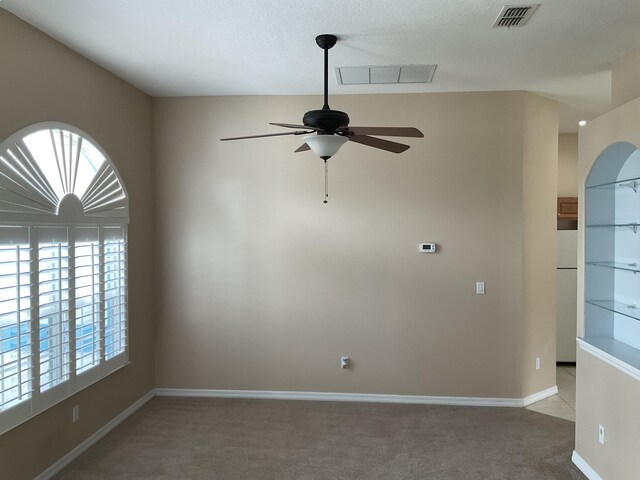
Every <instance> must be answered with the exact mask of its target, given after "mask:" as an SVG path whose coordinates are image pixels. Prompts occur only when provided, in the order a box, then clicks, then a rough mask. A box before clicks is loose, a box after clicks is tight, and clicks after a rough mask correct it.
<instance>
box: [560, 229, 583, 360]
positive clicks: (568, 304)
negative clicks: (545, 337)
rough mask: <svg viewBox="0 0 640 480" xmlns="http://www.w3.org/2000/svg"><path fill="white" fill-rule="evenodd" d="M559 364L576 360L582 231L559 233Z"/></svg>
mask: <svg viewBox="0 0 640 480" xmlns="http://www.w3.org/2000/svg"><path fill="white" fill-rule="evenodd" d="M557 233H558V262H557V270H556V272H557V312H556V314H557V320H556V361H557V362H575V361H576V329H577V321H578V318H577V317H578V314H577V302H578V300H577V295H578V293H577V292H578V270H577V268H578V231H577V230H558V232H557Z"/></svg>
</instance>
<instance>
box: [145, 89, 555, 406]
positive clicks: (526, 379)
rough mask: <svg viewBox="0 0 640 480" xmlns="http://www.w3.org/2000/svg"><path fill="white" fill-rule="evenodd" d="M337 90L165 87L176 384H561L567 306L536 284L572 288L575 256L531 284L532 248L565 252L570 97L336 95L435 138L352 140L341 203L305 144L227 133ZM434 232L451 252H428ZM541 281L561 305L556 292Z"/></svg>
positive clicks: (165, 252) (334, 167)
mask: <svg viewBox="0 0 640 480" xmlns="http://www.w3.org/2000/svg"><path fill="white" fill-rule="evenodd" d="M320 103H321V98H320V97H295V96H291V97H258V96H254V97H215V98H175V99H156V100H154V105H155V128H156V137H155V138H156V144H155V151H156V152H157V172H156V173H157V177H156V178H157V192H159V195H158V197H157V204H158V212H159V215H158V222H157V223H158V231H157V236H158V238H159V239H160V241H161V244H160V246H159V248H158V253H159V255H158V264H159V266H160V269H161V272H160V275H159V277H158V278H159V287H158V289H159V294H158V300H159V302H160V309H159V322H160V323H159V331H158V342H157V357H156V358H157V372H156V378H157V386H158V387H173V388H205V389H255V390H296V391H327V392H363V393H381V394H382V393H387V394H416V395H452V396H476V397H517V398H519V397H523V396H525V395H528V394H531V393H533V392H534V391H535V390H539V389H544V388H548V387H550V386H552V385H554V384H555V378H554V372H555V369H554V365H553V362H554V359H555V348H553V347H552V344H553V340H552V337H553V336H554V328H555V327H554V325H555V313H554V312H555V307H554V308H552V309H541V310H539V311H535V312H534V311H533V307H532V304H531V303H530V302H529V303H526V304H525V301H524V299H523V290H524V285H525V282H526V283H527V284H528V285H531V284H535V283H536V282H538V281H540V280H541V279H545V280H549V281H550V282H551V284H554V283H553V277H552V276H553V274H554V273H555V270H554V268H555V265H554V262H548V261H543V262H542V263H541V264H540V265H539V266H538V267H537V268H539V271H537V272H534V273H533V274H532V275H533V277H531V278H530V277H529V276H528V275H525V266H524V264H523V255H524V254H525V252H527V251H529V250H532V249H533V250H535V253H534V255H536V256H537V255H538V254H539V253H540V252H539V251H538V247H535V246H533V245H534V242H535V238H533V237H536V236H539V238H540V242H541V244H540V245H541V247H543V246H545V245H546V246H548V248H549V249H553V251H555V240H553V241H551V243H549V242H550V239H551V238H555V237H552V235H553V232H554V231H555V223H554V219H555V203H554V202H555V196H556V174H555V173H554V172H555V171H556V163H557V117H556V116H555V106H554V105H552V104H551V102H546V101H540V100H539V99H536V98H535V97H533V96H530V95H528V94H524V93H522V92H506V93H458V94H413V95H371V96H369V95H360V96H336V97H334V98H333V102H332V103H333V105H332V106H333V107H334V108H338V109H341V110H344V111H347V112H348V113H349V115H350V116H351V118H352V123H353V124H355V125H362V124H365V125H366V124H370V125H400V126H402V125H407V126H416V127H418V128H420V129H421V130H422V131H423V132H424V133H425V138H424V139H409V140H408V143H410V144H411V146H412V147H411V149H410V150H409V151H407V152H406V153H404V154H402V155H399V156H395V155H393V154H389V153H385V152H380V151H377V150H374V149H370V148H366V147H364V146H360V145H354V144H346V145H345V146H344V147H343V148H342V150H341V151H340V152H339V153H338V155H336V156H335V157H334V158H332V159H331V160H330V197H329V204H328V205H323V203H322V200H323V187H324V178H323V165H322V162H321V161H320V160H319V159H317V158H315V157H314V156H313V155H312V154H311V153H309V152H306V153H297V154H293V153H292V152H293V150H294V149H295V148H296V147H298V146H299V145H300V144H301V143H302V140H301V139H300V138H299V137H283V138H271V139H258V140H247V141H241V142H224V143H222V142H220V141H219V140H218V139H219V138H220V137H226V136H235V135H243V134H252V133H261V132H276V131H279V130H278V129H276V128H272V127H269V126H268V122H269V121H284V122H298V121H300V118H301V116H302V113H303V112H305V111H307V110H310V109H313V108H318V106H319V105H320ZM538 115H539V116H540V120H535V116H538ZM545 122H549V124H548V125H547V124H545ZM526 126H530V127H531V128H532V131H531V133H525V129H526ZM543 144H545V145H546V146H545V147H540V145H543ZM536 145H537V146H536ZM535 152H538V153H540V154H542V155H543V156H544V158H539V159H538V161H539V162H541V163H540V164H541V166H542V170H541V172H540V174H539V175H538V174H536V173H535V166H534V159H533V156H532V154H534V153H535ZM547 155H548V158H547V157H546V156H547ZM525 170H526V171H525ZM527 182H530V183H531V185H530V187H529V189H528V190H527V193H526V205H525V203H524V202H525V200H524V199H523V185H524V184H527ZM541 182H542V183H544V182H547V186H542V185H541ZM538 192H539V193H540V194H541V195H543V196H547V197H548V198H546V197H545V198H543V199H541V200H540V204H539V207H540V208H550V210H549V212H548V214H546V213H544V214H542V213H540V211H539V210H538V206H537V205H534V204H535V202H536V195H537V194H538ZM549 206H551V207H549ZM529 214H531V215H533V218H532V219H530V220H527V222H526V225H525V215H529ZM545 229H550V231H549V232H548V231H546V230H545ZM525 232H526V234H527V235H529V234H530V235H532V236H533V237H532V238H531V239H530V241H531V243H528V244H527V246H525V245H524V235H525ZM426 241H433V242H436V243H438V245H439V248H440V250H439V253H437V254H433V255H428V254H422V255H421V254H419V253H418V252H417V245H418V243H419V242H426ZM547 256H548V258H555V257H554V256H553V255H548V251H547ZM536 258H538V257H536ZM530 268H533V266H532V265H531V263H528V264H527V266H526V269H530ZM545 269H548V271H546V270H545ZM476 281H485V282H486V289H487V294H486V295H484V296H479V295H475V293H474V289H475V282H476ZM537 291H539V292H540V295H542V296H541V297H540V298H537V299H536V301H537V302H542V303H546V304H547V305H551V306H553V302H554V295H553V289H549V288H546V289H540V290H537ZM525 309H526V310H527V312H526V315H527V319H526V321H525ZM546 310H549V311H546ZM541 315H548V318H542V317H541ZM538 329H539V331H538ZM528 335H531V339H529V340H526V341H525V336H528ZM525 344H526V345H525ZM525 347H526V348H525ZM523 351H526V357H527V358H524V355H523ZM340 355H350V356H351V357H352V360H353V368H352V369H350V370H341V369H340V368H339V366H338V365H339V357H340ZM529 356H531V358H528V357H529ZM534 356H541V357H542V366H543V367H542V370H541V371H535V370H532V368H531V367H532V366H533V365H534V358H533V357H534Z"/></svg>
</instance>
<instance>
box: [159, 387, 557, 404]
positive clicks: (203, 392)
mask: <svg viewBox="0 0 640 480" xmlns="http://www.w3.org/2000/svg"><path fill="white" fill-rule="evenodd" d="M557 392H558V387H552V388H549V389H547V390H544V391H542V392H538V393H535V394H533V395H529V396H528V397H526V398H483V397H431V396H422V395H384V394H369V393H332V392H288V391H269V390H209V389H193V388H157V389H156V395H158V396H159V397H207V398H251V399H271V400H318V401H331V402H371V403H411V404H421V405H461V406H469V407H524V406H526V405H529V404H531V403H533V402H536V401H538V400H542V399H543V398H547V397H549V396H551V395H555V394H556V393H557ZM526 402H528V403H526Z"/></svg>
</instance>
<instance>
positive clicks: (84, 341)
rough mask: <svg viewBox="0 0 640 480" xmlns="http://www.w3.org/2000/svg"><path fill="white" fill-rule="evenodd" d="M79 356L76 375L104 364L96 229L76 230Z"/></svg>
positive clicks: (76, 312) (76, 337) (76, 351)
mask: <svg viewBox="0 0 640 480" xmlns="http://www.w3.org/2000/svg"><path fill="white" fill-rule="evenodd" d="M74 259H75V353H76V355H75V357H76V374H81V373H83V372H85V371H87V370H89V369H91V368H93V367H95V366H97V365H99V364H100V359H101V351H102V349H101V345H102V342H101V337H102V325H101V324H102V311H103V309H102V308H101V301H100V297H101V295H100V290H101V285H100V268H101V265H100V235H99V229H98V228H96V227H79V228H76V229H75V256H74Z"/></svg>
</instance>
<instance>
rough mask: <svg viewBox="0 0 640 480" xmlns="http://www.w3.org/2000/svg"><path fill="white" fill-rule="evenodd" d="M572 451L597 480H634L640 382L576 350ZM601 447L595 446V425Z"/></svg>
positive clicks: (639, 463)
mask: <svg viewBox="0 0 640 480" xmlns="http://www.w3.org/2000/svg"><path fill="white" fill-rule="evenodd" d="M578 365H579V366H578V372H579V374H578V377H577V380H576V395H577V397H576V400H577V402H578V403H577V405H576V406H577V410H576V452H578V453H579V454H580V456H581V457H582V458H583V459H585V460H586V462H587V463H588V464H589V466H590V467H591V468H593V469H594V470H595V471H596V472H597V473H598V475H600V477H601V478H603V479H606V480H631V479H634V478H638V472H640V457H638V440H639V438H638V435H640V433H639V432H640V414H639V413H638V399H640V381H638V380H637V379H634V378H632V377H630V376H629V375H627V374H626V373H622V372H621V371H620V370H618V369H617V368H614V367H612V366H611V365H609V364H607V363H605V362H603V361H602V360H600V359H598V358H597V357H594V356H593V355H591V354H590V353H587V352H585V351H583V350H581V349H578ZM599 425H603V426H604V427H605V444H604V445H601V444H600V443H598V426H599Z"/></svg>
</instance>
